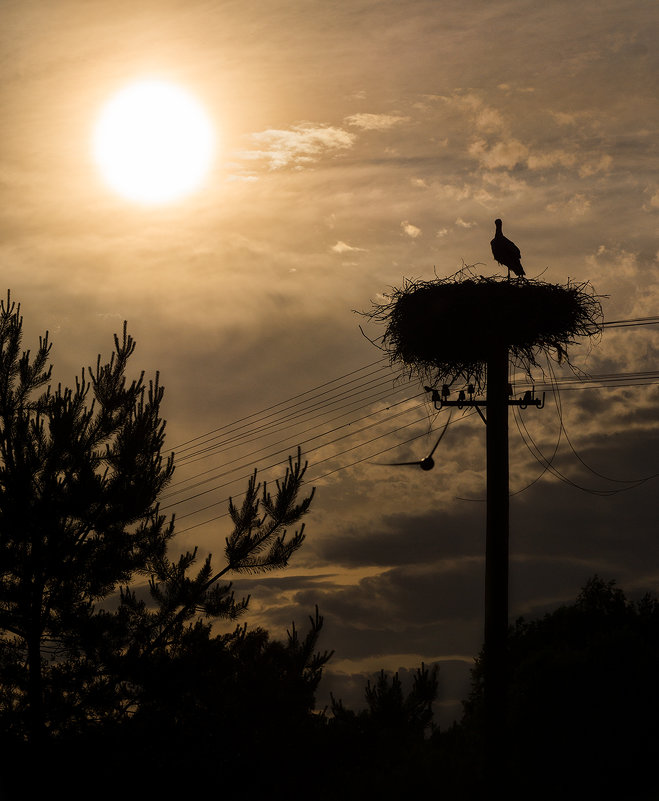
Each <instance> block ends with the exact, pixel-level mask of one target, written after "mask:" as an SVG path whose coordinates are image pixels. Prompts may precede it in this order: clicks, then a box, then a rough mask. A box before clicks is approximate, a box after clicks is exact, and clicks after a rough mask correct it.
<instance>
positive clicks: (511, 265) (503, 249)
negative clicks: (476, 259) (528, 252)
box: [490, 220, 526, 278]
mask: <svg viewBox="0 0 659 801" xmlns="http://www.w3.org/2000/svg"><path fill="white" fill-rule="evenodd" d="M494 225H495V226H496V229H497V230H496V233H495V234H494V239H493V240H492V241H491V242H490V245H491V246H492V255H493V256H494V258H495V260H496V261H498V262H499V264H503V266H504V267H507V268H508V278H510V271H511V270H512V271H513V272H514V273H515V275H516V276H517V277H518V278H523V277H524V276H525V275H526V273H525V272H524V268H523V267H522V262H521V261H520V259H521V257H522V254H521V253H520V251H519V248H518V247H517V245H516V244H515V243H514V242H511V241H510V239H508V238H507V237H505V236H504V235H503V232H502V230H501V220H495V221H494Z"/></svg>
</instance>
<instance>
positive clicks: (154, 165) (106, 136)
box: [93, 80, 215, 205]
mask: <svg viewBox="0 0 659 801" xmlns="http://www.w3.org/2000/svg"><path fill="white" fill-rule="evenodd" d="M93 151H94V158H95V160H96V163H97V164H98V166H99V168H100V171H101V173H102V175H103V177H104V179H105V180H106V182H107V183H108V184H109V186H110V187H111V188H112V189H113V190H114V191H115V192H117V193H118V194H120V195H121V196H122V197H125V198H127V199H129V200H132V201H136V202H138V203H144V204H147V205H153V204H162V203H168V202H171V201H174V200H177V199H179V198H181V197H183V196H184V195H187V194H189V193H190V192H192V191H194V190H195V189H197V188H199V187H200V186H201V184H202V183H203V181H204V179H205V178H206V176H207V175H208V172H209V169H210V166H211V163H212V161H213V157H214V155H215V132H214V130H213V126H212V124H211V121H210V119H209V117H208V115H207V114H206V112H205V111H204V109H203V108H202V106H201V105H200V104H199V103H198V102H197V100H196V99H195V98H194V97H193V96H192V95H191V94H190V93H188V92H187V91H185V90H184V89H181V88H179V87H178V86H175V85H174V84H171V83H167V82H164V81H157V80H144V81H140V82H138V83H134V84H131V85H130V86H127V87H126V88H125V89H123V90H121V91H120V92H119V93H118V94H116V95H115V96H114V97H113V98H112V99H111V100H110V101H109V102H108V103H107V105H106V106H105V107H104V108H103V110H102V112H101V115H100V117H99V119H98V121H97V124H96V129H95V132H94V142H93Z"/></svg>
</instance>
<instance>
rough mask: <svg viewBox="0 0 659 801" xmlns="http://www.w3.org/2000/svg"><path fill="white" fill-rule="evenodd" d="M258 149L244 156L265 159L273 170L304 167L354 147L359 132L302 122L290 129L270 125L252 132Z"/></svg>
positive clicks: (242, 155)
mask: <svg viewBox="0 0 659 801" xmlns="http://www.w3.org/2000/svg"><path fill="white" fill-rule="evenodd" d="M250 139H251V141H252V142H253V143H254V144H255V145H257V146H258V147H257V149H255V150H245V151H241V152H240V153H239V154H238V156H239V157H240V158H242V159H249V160H261V159H262V160H265V161H267V162H268V163H269V166H270V169H271V170H276V169H281V168H282V167H287V166H289V165H294V166H302V165H307V164H310V163H312V162H314V161H317V160H318V159H319V158H321V157H322V156H323V155H324V154H326V153H333V152H336V151H339V150H347V149H348V148H351V147H352V146H353V144H354V142H355V139H356V136H355V134H352V133H350V132H349V131H345V130H343V129H342V128H337V127H334V126H331V125H313V124H311V123H301V124H300V125H295V126H293V127H292V128H289V129H287V130H286V129H276V128H269V129H268V130H266V131H261V132H259V133H254V134H251V136H250Z"/></svg>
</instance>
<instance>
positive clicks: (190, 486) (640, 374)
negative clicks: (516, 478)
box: [162, 316, 659, 533]
mask: <svg viewBox="0 0 659 801" xmlns="http://www.w3.org/2000/svg"><path fill="white" fill-rule="evenodd" d="M656 323H659V316H653V317H646V318H633V319H630V320H613V321H609V322H607V323H604V326H605V327H629V326H638V325H652V324H656ZM373 368H375V369H373ZM369 371H370V372H369ZM385 372H386V373H387V375H386V376H384V375H382V374H383V373H385ZM402 375H403V371H402V370H401V371H399V372H398V373H395V372H392V370H391V367H390V365H389V362H388V359H386V358H384V359H379V360H377V361H375V362H372V363H370V364H368V365H365V366H364V367H361V368H357V369H355V370H352V371H351V372H349V373H345V374H344V375H342V376H338V377H336V378H334V379H331V380H330V381H326V382H324V383H322V384H319V385H318V386H316V387H313V388H311V389H309V390H306V391H305V392H301V393H298V394H297V395H293V396H292V397H291V398H288V399H287V400H285V401H281V402H279V403H276V404H272V405H270V406H268V407H266V408H265V409H262V410H260V411H257V412H253V413H252V414H250V415H246V416H244V417H242V418H240V419H239V420H236V421H234V422H233V423H228V424H226V425H224V426H220V427H218V428H215V429H213V430H212V431H210V432H207V433H206V434H201V435H199V436H197V437H194V438H192V439H190V440H187V441H185V442H183V443H181V445H180V446H179V448H182V449H183V454H182V455H181V456H180V461H179V460H178V459H177V464H180V463H183V464H184V465H191V464H192V463H194V462H197V461H201V460H204V459H207V458H210V457H217V456H218V455H219V454H221V453H223V452H226V451H230V450H231V449H233V448H236V447H238V446H244V445H246V444H248V443H254V442H257V441H258V440H261V439H265V438H267V437H272V436H275V435H276V434H281V433H283V432H284V431H289V430H291V429H292V430H293V431H295V430H296V429H299V426H301V425H307V424H309V423H312V422H313V421H314V420H318V419H324V420H325V422H326V423H328V424H329V423H331V422H336V421H340V420H342V419H344V420H345V422H343V423H342V424H340V425H336V426H335V427H333V428H331V429H328V430H326V431H324V432H323V433H321V434H317V435H314V436H312V437H309V438H308V439H306V440H303V441H302V442H301V443H300V444H307V443H309V442H312V441H315V442H318V444H317V445H315V446H314V447H313V448H312V449H311V451H310V452H311V453H317V452H319V451H320V450H322V449H323V448H325V447H329V446H331V445H333V444H336V443H337V442H338V441H342V440H347V439H349V438H350V437H353V436H354V437H356V436H359V435H360V434H362V433H363V432H364V431H366V430H368V429H372V428H374V427H376V426H377V425H384V424H385V421H381V422H379V423H378V422H377V421H376V422H373V423H370V424H369V425H366V426H362V427H360V428H355V427H354V426H355V424H356V423H358V422H362V421H364V420H366V419H368V418H371V417H376V416H377V415H381V414H383V413H388V412H390V411H391V409H392V408H394V407H397V406H400V405H403V404H406V403H410V402H412V401H413V400H414V399H416V398H418V397H419V394H416V395H414V396H412V397H409V398H408V397H406V398H404V399H402V400H399V401H396V402H395V403H390V404H389V405H388V406H387V407H385V408H384V409H381V410H376V411H373V409H372V407H373V404H374V403H377V402H378V401H382V400H384V399H385V398H387V397H391V393H392V392H394V393H398V392H400V391H402V389H406V388H407V387H409V385H410V384H412V383H413V382H412V381H411V380H410V379H409V377H408V379H407V381H406V382H402V381H401V378H402ZM396 380H398V381H400V385H399V386H398V388H396V389H395V390H392V389H391V385H392V382H393V383H395V381H396ZM520 383H521V382H520ZM656 383H659V371H654V370H649V371H637V372H630V373H603V374H599V375H594V376H567V377H564V378H562V379H561V380H560V382H558V381H557V380H556V379H555V376H553V375H552V380H550V381H545V382H536V383H535V387H536V388H538V389H543V388H548V389H553V390H554V391H558V389H559V388H560V389H562V391H570V390H586V389H591V390H592V389H602V388H619V387H627V386H648V385H653V384H656ZM525 385H529V386H530V385H531V382H530V381H529V382H525ZM370 390H374V393H373V394H369V392H370ZM355 396H358V397H355ZM346 397H350V398H352V400H351V401H348V402H346V403H345V404H342V401H344V400H345V399H346ZM323 399H324V400H323ZM340 404H342V405H340ZM421 405H423V404H417V405H416V406H413V407H410V408H409V409H405V410H403V411H402V412H397V413H396V414H394V415H390V419H391V418H392V417H393V418H395V417H399V416H401V415H402V414H405V413H406V412H408V411H413V410H414V409H415V408H418V407H419V406H421ZM331 406H338V408H335V409H334V411H335V412H338V414H337V415H336V416H334V417H331V418H330V419H329V420H328V419H327V411H328V408H331ZM346 409H351V411H345V410H346ZM319 410H320V411H319ZM312 413H313V414H312ZM360 413H361V416H360V417H357V418H356V419H354V418H352V419H348V418H351V415H352V414H360ZM423 419H425V418H421V419H419V420H416V419H415V420H413V421H411V422H409V423H406V424H405V425H402V426H398V427H397V428H395V429H393V431H391V430H390V431H387V432H386V433H383V434H379V435H377V436H375V437H373V438H371V439H369V440H367V441H359V442H357V444H355V445H353V446H351V447H350V448H347V449H346V450H343V451H341V452H340V453H335V454H333V455H332V456H329V457H327V458H325V459H322V460H320V461H319V462H317V463H314V467H316V466H317V465H318V464H321V463H324V462H327V461H330V460H331V459H336V458H338V457H340V456H342V455H345V454H346V453H349V452H352V451H354V450H357V449H358V448H360V447H366V446H367V445H369V444H372V443H373V442H376V441H377V440H380V439H384V438H386V437H390V436H391V435H392V434H395V433H396V432H398V431H401V430H403V429H405V428H409V427H410V426H413V425H417V424H418V423H419V422H422V421H423ZM561 420H562V418H561ZM351 427H352V430H351V431H349V433H346V434H343V435H341V436H335V437H334V438H333V439H331V440H329V441H327V442H323V441H322V440H323V438H324V437H327V436H330V435H332V434H337V432H339V431H341V430H342V429H344V428H345V429H350V428H351ZM314 429H315V426H313V425H312V426H309V427H307V428H305V429H303V430H301V431H300V430H297V431H296V434H295V435H296V436H297V437H299V436H302V435H304V434H305V433H308V432H310V431H312V430H314ZM561 431H562V432H563V436H565V437H566V438H567V432H565V431H564V428H562V429H561V430H559V442H560V437H561ZM219 432H223V433H219ZM520 435H522V433H521V431H520ZM422 436H425V433H422V434H419V435H417V436H415V437H412V438H410V439H408V440H406V441H405V442H403V443H396V444H394V445H392V446H389V447H387V448H384V449H382V450H380V451H378V452H377V453H376V454H369V455H368V456H365V457H363V458H362V459H358V460H356V461H353V462H351V463H350V464H345V465H340V466H338V467H335V468H333V470H332V471H330V473H325V474H323V475H322V476H317V477H315V478H314V480H319V479H320V478H324V477H325V476H326V475H330V474H331V473H335V472H338V471H339V470H343V469H347V468H349V467H352V466H354V465H356V464H359V463H360V462H362V461H367V460H368V459H372V458H375V457H376V456H378V455H380V454H382V453H386V452H388V451H391V450H393V449H395V448H398V447H402V446H404V445H405V444H406V443H408V442H412V441H414V440H416V439H418V438H419V437H422ZM522 436H523V435H522ZM292 440H293V432H291V440H290V441H292ZM287 441H289V440H287V439H281V440H279V441H277V442H270V443H268V444H264V445H263V447H260V448H257V449H256V450H253V451H251V452H250V453H248V454H243V455H242V456H241V457H237V458H235V459H233V460H231V461H229V462H225V463H223V464H222V465H219V466H216V467H214V468H210V469H208V470H204V471H202V472H200V473H197V474H195V475H192V476H189V477H187V478H184V479H182V480H181V481H179V482H176V484H175V485H173V486H181V485H183V484H187V486H186V487H185V488H181V489H177V490H175V491H174V492H170V493H168V495H166V496H164V499H166V498H173V497H174V496H176V495H181V494H184V493H189V492H190V491H191V490H194V489H196V488H197V487H200V486H203V485H204V484H206V483H211V482H215V481H217V480H218V479H221V478H223V477H224V476H228V475H231V474H232V473H234V472H240V471H241V469H243V470H244V469H246V468H247V464H248V462H246V461H245V460H249V459H250V457H255V458H254V459H252V463H254V462H257V463H258V462H259V461H260V460H263V459H271V458H274V457H275V456H277V455H279V454H282V453H284V452H286V453H289V452H290V447H286V448H283V449H280V450H278V451H275V452H274V453H269V452H268V449H271V448H272V447H274V446H276V445H281V444H284V443H285V442H287ZM319 441H320V442H319ZM526 442H527V447H530V448H533V446H534V445H535V443H534V442H533V440H532V438H531V437H530V435H528V438H527V440H526ZM536 448H537V446H536ZM186 451H187V453H186ZM536 452H537V450H536ZM575 453H576V452H575ZM541 458H542V457H541ZM284 461H285V460H278V461H275V462H274V463H272V464H269V465H267V466H266V467H265V468H260V470H261V471H262V472H263V471H267V470H269V469H273V468H274V467H277V466H279V465H281V464H283V463H284ZM552 462H553V459H552V458H550V459H547V458H544V462H541V463H542V464H543V467H544V469H543V472H542V474H541V475H544V473H545V472H547V471H548V470H550V467H551V465H552ZM241 463H242V465H241ZM232 464H236V465H237V466H236V467H234V468H232V469H230V470H226V469H225V468H227V467H228V466H229V465H232ZM217 471H224V472H220V473H217ZM210 473H213V474H214V475H212V476H209V477H208V478H205V479H203V480H197V479H201V477H202V476H208V475H209V474H210ZM250 476H251V471H250V474H249V475H246V476H241V477H240V478H235V479H232V480H231V481H227V482H224V483H221V484H219V485H216V486H213V487H211V488H208V489H206V490H204V491H202V492H199V493H195V494H193V495H189V494H186V497H183V498H180V499H179V500H176V501H173V502H172V503H170V504H168V505H167V506H165V507H162V508H163V509H168V508H173V507H175V506H178V505H180V504H182V503H187V502H190V501H192V500H195V499H197V498H198V497H200V496H202V495H206V494H209V493H211V492H214V491H217V490H219V489H221V488H223V487H226V486H228V485H230V484H232V483H235V482H237V481H239V480H246V479H248V478H249V477H250ZM539 478H540V476H539V477H538V479H539ZM538 479H536V480H538ZM644 480H649V479H644ZM191 482H195V483H191ZM532 483H535V481H534V482H532ZM632 483H633V482H632ZM227 501H228V498H227V499H223V500H222V501H218V502H215V503H212V504H210V505H208V506H205V507H203V508H202V509H195V510H193V511H191V512H188V513H186V514H185V515H183V516H181V517H190V516H193V515H196V514H199V513H201V512H202V511H205V510H207V509H209V508H212V507H215V506H217V505H219V504H221V503H226V502H227ZM223 516H224V515H220V517H223ZM179 519H181V518H179ZM212 519H213V520H214V519H217V518H212ZM205 522H211V521H210V520H208V521H204V523H205ZM204 523H199V524H195V526H191V527H188V528H186V529H183V531H188V530H190V528H196V527H197V526H198V525H204ZM180 533H183V532H180Z"/></svg>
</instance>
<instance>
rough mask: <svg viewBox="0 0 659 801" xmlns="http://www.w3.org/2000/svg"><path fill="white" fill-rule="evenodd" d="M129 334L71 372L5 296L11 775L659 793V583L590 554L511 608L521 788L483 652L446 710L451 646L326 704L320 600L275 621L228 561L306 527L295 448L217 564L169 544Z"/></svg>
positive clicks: (0, 538)
mask: <svg viewBox="0 0 659 801" xmlns="http://www.w3.org/2000/svg"><path fill="white" fill-rule="evenodd" d="M114 345H115V347H114V352H113V354H112V356H111V358H110V359H109V360H108V361H106V362H103V361H102V359H101V358H100V357H99V358H98V360H97V362H96V366H95V368H93V369H92V368H88V369H87V370H86V371H84V372H83V373H82V376H81V378H79V379H78V380H77V381H76V385H75V387H73V388H71V389H69V388H64V387H62V386H58V387H57V388H53V387H51V386H50V382H51V376H52V373H51V368H50V366H49V363H48V362H49V358H50V350H51V344H50V341H49V338H48V335H47V334H46V335H45V336H44V337H42V338H41V339H40V343H39V347H38V348H37V349H36V351H35V352H34V353H31V352H30V351H28V350H24V349H23V345H22V318H21V313H20V307H19V306H17V305H16V304H15V303H14V302H13V301H12V300H11V297H10V296H8V297H7V300H6V301H5V302H3V303H2V304H0V738H1V745H2V759H3V765H2V773H1V774H0V775H1V777H2V778H1V779H0V792H1V793H2V798H7V799H10V800H12V799H19V798H20V799H23V798H25V797H28V798H31V797H36V796H37V795H40V794H42V793H44V792H55V791H58V792H59V791H61V792H62V793H63V794H64V795H65V797H66V798H68V799H77V798H83V797H84V798H88V797H93V798H97V799H98V798H110V797H116V796H117V795H119V794H121V795H122V796H123V797H128V798H137V797H140V796H141V795H142V794H147V793H148V794H149V795H150V796H154V795H158V796H161V797H163V798H174V797H177V796H178V795H179V794H180V793H183V792H186V793H194V794H195V795H196V794H202V793H203V794H204V795H208V794H211V793H212V794H218V793H224V794H229V793H231V794H234V793H235V794H236V795H239V796H240V797H241V798H246V799H250V798H261V797H262V796H263V795H265V794H269V795H271V794H275V795H278V796H279V797H282V798H287V799H297V798H303V797H304V798H307V797H309V796H311V797H315V798H319V799H330V798H337V797H341V798H344V799H346V798H348V799H350V798H382V799H388V798H400V797H411V796H412V795H414V794H416V793H421V792H423V793H430V792H432V793H436V794H443V793H445V794H447V795H448V794H450V796H451V797H460V798H463V799H464V798H469V799H470V798H474V799H475V798H479V799H480V798H482V797H483V796H486V795H487V794H488V793H491V792H493V791H495V792H497V794H498V793H499V792H502V793H503V794H504V795H505V796H507V797H508V798H513V799H517V798H520V799H521V798H525V799H549V798H556V797H560V798H562V799H571V798H575V799H576V798H579V799H583V798H598V799H607V798H624V799H649V798H655V797H656V796H657V793H658V792H659V780H658V778H657V773H658V772H657V770H656V764H657V755H658V753H659V722H658V721H659V679H658V677H659V601H658V600H657V599H656V598H655V597H652V596H646V597H644V598H643V599H641V600H640V601H635V602H632V601H630V600H628V599H627V598H626V597H625V594H624V593H623V591H622V590H621V589H619V588H618V587H617V586H616V584H615V582H613V581H608V582H606V581H604V580H602V579H601V578H600V577H598V576H594V577H593V578H591V579H590V580H589V582H588V583H587V584H586V585H585V586H584V587H583V588H582V589H581V591H580V593H579V594H578V596H577V597H576V600H575V601H574V603H572V604H569V605H566V606H563V607H560V608H559V609H556V610H555V611H553V612H551V613H548V614H547V615H545V616H544V617H543V618H541V619H538V620H532V621H524V620H519V621H517V623H516V624H515V625H514V626H512V627H510V630H509V634H508V642H507V646H508V674H507V684H508V697H507V711H508V722H507V763H506V765H505V769H504V770H503V771H502V774H501V775H502V776H503V780H504V781H505V786H502V787H498V788H491V787H488V786H487V784H486V782H487V778H486V776H485V774H484V772H483V764H484V759H483V737H482V734H483V676H482V655H481V656H479V657H477V658H476V659H475V664H474V669H473V671H472V689H471V693H470V695H469V697H468V698H466V699H465V701H464V705H463V706H464V710H463V715H462V718H461V719H460V720H459V721H458V722H456V723H455V724H453V725H452V726H451V727H449V728H448V729H446V730H440V728H439V727H438V726H437V725H436V724H435V722H434V717H433V706H434V704H435V702H436V701H437V700H438V697H439V694H440V689H439V688H440V686H441V670H440V669H439V667H438V666H437V665H431V666H426V665H421V666H420V667H419V668H418V669H417V671H416V673H415V675H414V678H413V682H412V685H411V686H410V687H403V685H402V683H401V681H400V680H399V677H398V676H397V675H390V674H386V673H384V672H381V673H380V674H379V675H378V676H376V677H374V679H373V680H372V681H369V682H368V683H367V685H366V686H365V688H364V704H363V708H362V709H358V710H352V709H349V708H347V707H346V706H345V705H344V703H343V702H342V700H341V699H337V698H332V700H331V704H330V706H329V708H327V709H318V708H317V706H316V694H317V690H318V687H319V684H320V682H321V680H322V675H323V670H324V669H325V667H326V666H327V664H328V663H329V662H330V660H331V658H332V652H331V651H328V650H324V649H323V647H321V646H320V641H321V637H322V629H323V618H322V615H321V614H320V611H319V610H318V608H316V609H315V611H314V612H313V613H312V614H311V615H310V616H309V618H308V624H307V626H306V628H305V630H304V631H303V632H301V631H299V630H298V629H297V627H296V626H295V624H292V625H291V628H290V629H289V631H288V635H287V638H286V640H285V641H279V640H277V639H274V638H273V637H272V636H271V635H270V633H269V632H268V631H266V630H264V629H263V628H258V627H257V628H250V627H249V626H248V625H247V624H246V623H245V622H244V620H243V618H244V617H245V615H246V613H247V611H248V608H249V598H237V597H236V596H235V594H234V592H233V589H232V584H231V577H232V576H236V575H241V574H256V573H263V572H269V571H271V570H277V569H284V568H285V567H286V565H287V564H288V562H289V560H290V559H291V557H292V556H293V555H294V554H295V553H296V551H298V549H299V548H300V547H302V545H303V542H304V536H305V535H304V524H303V523H301V522H300V521H301V520H302V518H303V517H304V516H305V515H306V514H307V513H308V512H309V509H310V508H311V505H312V501H313V490H311V491H310V492H308V493H307V494H305V490H304V475H305V469H306V465H305V464H303V462H302V458H301V454H300V452H299V451H298V453H297V456H296V457H291V458H290V459H289V467H288V470H287V472H286V475H285V477H284V479H283V480H281V481H280V482H278V483H276V485H275V487H274V488H272V489H270V488H268V487H266V486H261V484H260V483H259V481H258V476H257V473H256V472H254V474H253V476H252V478H251V480H250V481H249V484H248V487H247V492H246V494H245V499H244V501H243V503H242V504H241V505H240V506H236V505H234V504H233V503H231V504H230V507H229V511H230V516H231V521H232V526H233V528H232V531H231V533H230V534H229V536H228V537H227V538H226V541H225V547H224V554H223V562H222V564H221V565H218V564H217V563H216V562H214V561H213V559H212V558H211V557H210V556H209V557H208V558H206V559H205V560H202V561H201V562H199V560H198V557H197V552H196V550H193V551H191V552H187V553H184V554H182V555H180V556H178V557H177V558H175V559H173V560H172V558H171V557H170V556H169V550H170V548H171V546H172V544H173V542H172V541H173V538H174V535H175V527H174V521H173V520H172V519H169V520H168V519H167V518H166V517H165V516H164V515H163V514H162V513H161V512H160V508H159V504H158V498H159V495H160V493H161V491H162V490H163V489H164V488H165V487H166V486H167V484H168V482H169V481H170V479H171V477H172V474H173V471H174V458H173V456H172V455H170V456H167V455H165V454H164V445H165V424H164V422H163V420H162V419H161V417H160V405H161V402H162V398H163V392H164V390H163V388H162V386H161V385H160V381H159V376H158V375H157V374H156V375H155V376H154V378H153V379H151V380H149V381H146V380H145V378H144V374H143V373H142V374H140V375H139V377H138V378H137V379H135V380H130V379H129V378H128V376H127V372H128V371H127V368H128V364H129V361H130V359H131V358H132V356H133V353H134V350H135V342H134V340H133V339H132V337H131V336H130V335H129V334H128V332H127V329H126V327H125V326H124V330H123V334H122V335H121V336H115V340H114ZM298 526H299V527H298ZM295 527H298V528H295ZM291 528H294V529H295V530H294V531H293V533H291ZM218 632H220V633H218Z"/></svg>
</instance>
